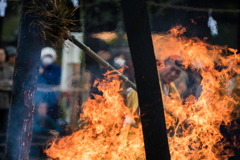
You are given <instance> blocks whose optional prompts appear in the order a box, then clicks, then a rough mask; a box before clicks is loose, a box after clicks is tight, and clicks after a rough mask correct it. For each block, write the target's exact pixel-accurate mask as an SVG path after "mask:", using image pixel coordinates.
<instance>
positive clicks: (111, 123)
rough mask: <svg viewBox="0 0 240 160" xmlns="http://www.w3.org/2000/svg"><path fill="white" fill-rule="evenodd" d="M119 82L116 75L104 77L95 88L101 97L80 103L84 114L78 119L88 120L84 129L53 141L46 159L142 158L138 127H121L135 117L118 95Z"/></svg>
mask: <svg viewBox="0 0 240 160" xmlns="http://www.w3.org/2000/svg"><path fill="white" fill-rule="evenodd" d="M120 83H121V82H120V81H119V80H118V79H116V75H109V73H108V74H107V75H106V78H105V79H104V80H102V81H101V82H100V83H99V86H98V89H99V90H101V91H102V92H103V96H99V95H95V99H88V101H87V102H86V103H85V104H83V106H84V110H83V113H84V114H83V115H81V116H80V117H81V119H82V120H84V119H87V120H86V121H85V122H86V126H85V127H84V129H83V130H79V131H77V132H74V133H73V134H72V135H71V136H66V137H64V138H62V139H58V140H56V141H55V142H53V143H52V144H51V147H50V148H49V149H47V150H45V152H46V153H47V155H48V156H49V157H51V158H59V159H61V160H79V159H86V160H87V159H94V160H103V159H109V160H110V159H115V160H124V159H125V160H129V159H137V158H139V159H144V157H145V152H144V144H143V136H142V131H141V127H139V128H138V129H135V128H131V130H129V129H130V126H129V125H128V126H125V127H123V121H124V119H125V117H126V116H127V115H128V116H130V117H131V118H132V119H134V116H133V115H131V112H130V111H129V109H128V108H127V107H126V105H125V103H124V99H123V97H122V96H121V94H120V93H119V92H120V91H121V90H120Z"/></svg>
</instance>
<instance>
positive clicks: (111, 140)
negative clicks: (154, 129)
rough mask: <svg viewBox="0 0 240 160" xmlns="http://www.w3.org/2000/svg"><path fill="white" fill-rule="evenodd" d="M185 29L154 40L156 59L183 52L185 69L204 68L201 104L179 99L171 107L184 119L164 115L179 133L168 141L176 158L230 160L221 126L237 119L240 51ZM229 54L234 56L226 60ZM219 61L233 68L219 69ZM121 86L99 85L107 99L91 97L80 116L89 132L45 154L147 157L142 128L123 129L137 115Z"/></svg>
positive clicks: (68, 158) (64, 158)
mask: <svg viewBox="0 0 240 160" xmlns="http://www.w3.org/2000/svg"><path fill="white" fill-rule="evenodd" d="M185 31H186V29H185V28H183V27H181V26H177V27H175V28H173V29H171V30H170V31H169V33H168V34H167V35H161V36H156V37H155V38H154V41H153V42H154V49H155V54H156V57H157V59H160V60H163V59H164V58H165V57H164V55H169V54H180V55H181V56H182V57H183V59H184V64H185V66H186V67H187V66H189V65H190V64H191V65H193V66H195V67H197V68H199V70H201V75H202V77H203V79H202V83H201V85H202V89H203V91H202V93H201V96H200V97H199V99H198V100H195V99H194V98H193V97H189V98H188V99H187V101H186V102H185V103H184V105H183V103H182V101H181V100H176V99H174V95H172V98H171V99H170V98H169V100H168V104H167V108H168V109H169V110H171V111H173V112H174V113H175V114H177V115H179V116H180V117H181V118H180V120H179V123H177V122H176V120H175V119H174V118H173V117H171V116H170V115H168V114H165V118H166V124H167V127H168V128H169V127H170V126H176V124H178V125H177V126H176V128H177V129H176V130H175V131H176V132H175V134H174V135H169V137H168V140H169V147H170V152H171V159H172V160H198V159H207V160H213V159H227V158H228V157H230V156H232V155H233V152H232V150H231V149H224V146H227V145H228V144H227V142H225V140H223V139H222V138H223V136H222V135H221V133H220V125H221V124H228V123H229V122H230V121H231V120H232V118H233V116H232V112H233V110H234V107H235V105H236V104H237V103H238V101H236V98H232V97H231V96H230V95H229V94H228V92H227V90H226V86H227V85H228V84H227V82H228V81H229V80H230V79H231V77H230V75H229V73H231V72H232V71H235V72H237V73H240V72H239V70H237V67H234V65H235V64H237V63H239V62H240V57H239V55H237V54H236V52H237V51H236V50H234V49H231V48H227V47H226V46H225V47H221V46H216V45H210V44H207V43H205V42H204V41H202V40H200V39H198V38H185V37H183V36H182V34H183V33H184V32H185ZM227 51H230V52H233V53H234V54H233V55H232V56H228V57H223V56H221V54H222V53H223V52H227ZM214 62H215V63H218V64H219V65H225V66H228V68H227V69H222V70H221V71H217V70H216V69H215V64H214ZM220 63H221V64H220ZM120 83H121V82H120V81H119V80H117V79H116V78H114V76H112V75H109V74H107V75H106V79H104V80H103V81H101V82H100V85H99V90H101V91H102V92H103V96H98V95H96V96H95V100H91V99H89V100H88V101H87V102H86V103H85V104H84V114H83V115H81V117H82V118H83V119H84V118H87V125H86V126H85V128H84V129H83V130H79V131H77V132H74V133H73V134H72V135H71V136H67V137H64V138H61V139H58V140H57V141H55V142H54V143H52V144H51V146H50V148H48V149H47V150H46V151H45V152H46V153H47V155H48V156H49V157H52V158H59V159H61V160H79V159H86V160H88V159H89V160H90V159H93V160H98V159H99V160H100V159H101V160H103V159H104V160H105V159H106V160H110V159H115V160H117V159H119V160H120V159H121V160H124V159H128V160H129V159H130V160H136V159H139V160H143V159H144V158H145V152H144V144H143V136H142V130H141V126H140V127H139V128H138V129H136V128H133V127H131V129H129V128H130V127H129V126H125V127H124V128H123V127H122V126H123V121H124V118H125V116H126V115H129V116H130V117H131V118H132V119H134V117H133V115H132V114H131V113H130V111H129V110H128V109H127V107H126V105H125V103H124V99H123V98H122V96H121V95H120V94H119V91H120V89H119V88H120ZM186 118H187V119H188V121H189V124H190V126H189V127H188V128H187V129H185V128H184V127H183V125H182V124H183V121H184V120H186ZM234 145H238V144H236V143H234Z"/></svg>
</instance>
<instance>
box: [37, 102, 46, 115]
mask: <svg viewBox="0 0 240 160" xmlns="http://www.w3.org/2000/svg"><path fill="white" fill-rule="evenodd" d="M38 113H39V115H41V116H45V115H46V114H47V105H46V104H45V103H40V104H39V106H38Z"/></svg>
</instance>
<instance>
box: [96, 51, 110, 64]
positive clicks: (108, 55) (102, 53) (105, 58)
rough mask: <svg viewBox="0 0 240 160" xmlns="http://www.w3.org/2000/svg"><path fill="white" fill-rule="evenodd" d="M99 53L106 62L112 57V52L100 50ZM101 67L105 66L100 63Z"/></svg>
mask: <svg viewBox="0 0 240 160" xmlns="http://www.w3.org/2000/svg"><path fill="white" fill-rule="evenodd" d="M97 55H98V56H99V57H101V58H102V59H103V60H105V61H106V62H108V61H109V59H110V54H109V53H108V52H106V51H99V52H98V53H97ZM100 68H104V67H103V66H102V65H100Z"/></svg>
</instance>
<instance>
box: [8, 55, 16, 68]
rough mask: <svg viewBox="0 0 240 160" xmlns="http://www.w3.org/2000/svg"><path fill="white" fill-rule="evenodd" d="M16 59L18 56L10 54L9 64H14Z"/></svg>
mask: <svg viewBox="0 0 240 160" xmlns="http://www.w3.org/2000/svg"><path fill="white" fill-rule="evenodd" d="M15 59H16V56H10V57H9V59H8V64H10V65H11V66H14V64H15Z"/></svg>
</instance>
